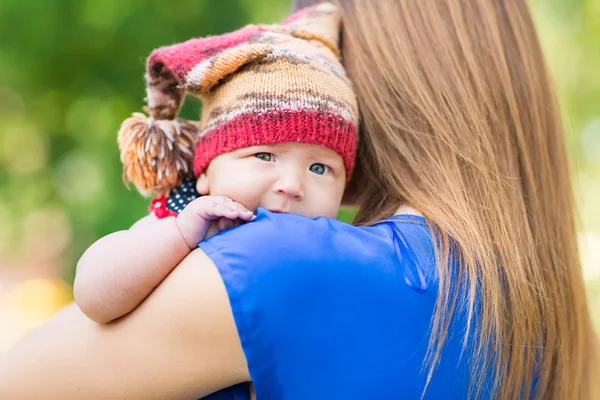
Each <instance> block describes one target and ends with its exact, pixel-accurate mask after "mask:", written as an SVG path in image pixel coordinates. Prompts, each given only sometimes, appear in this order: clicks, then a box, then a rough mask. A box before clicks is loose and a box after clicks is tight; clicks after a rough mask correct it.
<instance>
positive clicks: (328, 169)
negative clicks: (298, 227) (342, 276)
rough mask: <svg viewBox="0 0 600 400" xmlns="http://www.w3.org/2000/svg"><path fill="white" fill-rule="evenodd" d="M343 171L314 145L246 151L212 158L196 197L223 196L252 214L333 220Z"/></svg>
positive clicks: (328, 152)
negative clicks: (259, 211)
mask: <svg viewBox="0 0 600 400" xmlns="http://www.w3.org/2000/svg"><path fill="white" fill-rule="evenodd" d="M345 185H346V169H345V167H344V161H343V159H342V157H341V156H340V155H339V154H338V153H336V152H335V151H333V150H331V149H329V148H326V147H322V146H319V145H316V144H305V143H279V144H274V145H261V146H253V147H246V148H243V149H239V150H235V151H232V152H230V153H225V154H221V155H220V156H218V157H217V158H215V159H214V160H213V161H212V162H211V163H210V165H209V166H208V168H207V169H206V170H205V171H204V172H203V173H202V174H201V175H200V176H199V177H198V181H197V184H196V188H197V190H198V193H200V194H210V195H213V196H227V197H230V198H231V199H233V200H235V201H237V202H239V203H241V204H243V205H244V206H246V207H247V208H248V209H250V210H252V211H255V210H256V208H257V207H263V208H266V209H267V210H270V211H274V212H285V213H292V214H298V215H303V216H305V217H308V218H314V217H319V216H323V217H330V218H335V217H336V216H337V213H338V209H339V207H340V204H341V202H342V195H343V194H344V187H345Z"/></svg>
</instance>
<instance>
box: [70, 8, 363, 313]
mask: <svg viewBox="0 0 600 400" xmlns="http://www.w3.org/2000/svg"><path fill="white" fill-rule="evenodd" d="M339 24H340V20H339V17H338V15H337V14H336V11H335V8H334V7H333V6H332V5H330V4H321V5H319V6H316V7H312V8H308V9H305V10H302V11H299V12H298V13H296V14H294V15H292V16H291V17H290V18H288V19H287V20H286V21H285V22H283V23H282V24H281V25H271V26H247V27H245V28H242V29H240V30H238V31H235V32H232V33H229V34H225V35H222V36H215V37H207V38H200V39H193V40H189V41H187V42H184V43H181V44H176V45H172V46H168V47H163V48H159V49H157V50H155V51H154V52H153V53H152V54H151V55H150V57H149V59H148V63H147V72H146V80H147V102H148V107H146V108H145V110H146V111H147V113H148V114H149V117H146V116H145V115H143V114H134V116H133V117H132V118H130V119H128V120H127V121H125V122H124V123H123V125H122V126H121V131H120V132H119V145H120V148H121V160H122V161H123V163H124V180H125V182H126V183H128V182H133V183H134V184H135V185H136V186H137V188H138V190H139V191H140V192H141V193H142V194H149V193H152V192H153V193H156V194H158V195H159V197H158V198H156V199H155V200H154V201H153V202H152V204H151V207H150V211H151V214H150V215H149V216H146V217H144V218H143V219H141V220H140V221H138V222H137V223H135V224H134V225H133V226H132V227H131V228H130V229H129V230H126V231H120V232H115V233H113V234H111V235H108V236H106V237H104V238H102V239H100V240H98V241H97V242H96V243H94V244H93V245H92V246H91V247H90V248H89V249H88V250H86V252H85V253H84V254H83V256H82V257H81V259H80V260H79V263H78V265H77V275H76V278H75V286H74V293H75V299H76V301H77V304H78V305H79V307H80V308H81V310H82V311H83V312H84V313H85V314H86V315H87V316H88V317H90V318H91V319H93V320H95V321H97V322H100V323H107V322H110V321H112V320H114V319H116V318H119V317H121V316H123V315H125V314H127V313H129V312H130V311H132V310H133V309H135V308H136V307H137V306H138V305H139V304H140V303H141V302H142V301H143V300H144V299H145V298H146V297H147V296H148V295H149V294H150V293H151V292H152V290H154V288H155V287H156V286H157V285H158V284H159V283H160V282H161V281H162V280H163V279H164V278H165V277H166V276H167V275H168V274H169V273H170V272H171V271H172V270H173V268H175V267H176V266H177V265H178V264H179V262H181V260H183V258H185V257H186V256H187V255H188V254H189V253H190V252H191V251H192V250H193V249H195V248H196V247H197V244H198V242H200V241H202V240H204V239H206V238H208V237H210V236H211V235H214V234H215V233H217V232H219V231H222V230H224V229H228V228H231V227H233V226H235V225H238V224H240V223H243V222H247V221H251V220H252V219H253V216H254V213H255V211H256V209H257V208H259V207H262V208H265V209H267V210H269V211H272V212H279V213H294V214H299V215H302V216H305V217H308V218H314V217H318V216H324V217H331V218H335V217H336V216H337V212H338V209H339V206H340V204H341V200H342V195H343V193H344V188H345V186H346V183H347V182H348V180H349V178H350V174H351V172H352V169H353V166H354V159H355V154H356V144H357V129H356V126H357V119H358V106H357V103H356V99H355V95H354V93H353V91H352V87H351V85H350V83H349V81H348V79H347V77H346V75H345V72H344V70H343V68H342V66H341V64H340V62H339V48H338V35H339ZM186 93H190V94H192V95H195V96H198V97H200V98H201V99H202V115H201V120H200V121H199V122H191V121H185V120H182V119H179V118H177V114H178V112H179V108H180V106H181V104H182V102H183V98H184V97H185V95H186ZM192 170H193V177H192V176H191V175H192Z"/></svg>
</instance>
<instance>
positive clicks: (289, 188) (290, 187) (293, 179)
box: [273, 173, 304, 199]
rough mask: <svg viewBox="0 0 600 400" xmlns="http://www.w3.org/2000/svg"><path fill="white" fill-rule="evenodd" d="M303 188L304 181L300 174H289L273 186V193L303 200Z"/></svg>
mask: <svg viewBox="0 0 600 400" xmlns="http://www.w3.org/2000/svg"><path fill="white" fill-rule="evenodd" d="M302 186H303V185H302V179H301V177H300V176H299V174H297V173H287V174H285V176H282V177H281V178H280V179H278V180H277V181H276V182H275V184H274V185H273V192H274V193H276V194H282V195H285V196H288V197H293V198H295V199H301V198H303V197H304V190H303V187H302Z"/></svg>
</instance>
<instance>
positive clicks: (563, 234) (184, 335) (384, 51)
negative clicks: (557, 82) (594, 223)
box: [0, 0, 598, 399]
mask: <svg viewBox="0 0 600 400" xmlns="http://www.w3.org/2000/svg"><path fill="white" fill-rule="evenodd" d="M337 3H338V6H339V8H340V10H341V12H342V16H343V21H344V29H343V54H344V63H345V67H346V68H347V70H348V74H349V76H350V78H351V80H352V81H353V83H354V86H355V90H356V92H357V94H358V99H359V104H360V109H361V113H362V127H361V128H362V132H361V133H362V136H361V138H362V139H361V140H362V142H361V152H360V162H361V164H362V174H360V176H357V178H360V179H358V180H357V181H355V183H356V186H355V187H356V188H358V189H359V194H360V196H359V197H360V199H359V204H360V210H359V212H358V215H357V218H356V221H355V222H356V224H357V225H362V226H368V227H349V226H347V225H343V224H340V223H337V222H334V221H330V220H326V219H319V220H316V221H312V220H310V221H309V220H304V219H302V218H300V217H295V216H291V215H275V214H271V213H268V212H260V213H259V217H258V218H257V220H256V221H254V222H252V223H249V224H247V225H244V226H242V227H239V228H236V229H234V230H231V231H228V232H225V233H223V234H220V235H217V236H215V237H213V238H211V239H210V240H208V241H207V242H205V243H208V244H207V245H203V246H202V248H201V249H198V250H196V251H194V252H193V253H192V254H191V255H190V256H189V257H188V258H186V259H185V260H184V261H183V262H182V263H181V265H180V266H179V267H177V268H176V269H175V270H174V271H173V273H172V274H171V275H170V276H169V277H168V278H167V279H166V280H165V281H164V282H163V283H162V284H161V286H159V287H158V288H157V290H156V291H155V292H154V293H153V294H152V295H151V296H150V297H149V298H148V299H147V300H146V302H144V303H143V304H142V305H141V306H140V307H139V308H138V309H136V310H135V311H134V312H133V313H131V314H130V315H128V316H126V317H125V318H123V319H122V320H120V321H118V322H117V323H114V324H112V325H108V326H98V325H95V324H94V323H92V322H91V321H88V320H86V319H85V318H84V317H83V316H82V314H81V312H80V311H79V310H77V309H75V308H70V309H67V310H65V311H64V312H62V313H61V314H60V315H58V316H57V317H56V318H54V320H52V321H50V323H48V324H47V325H46V326H45V327H44V328H42V329H41V330H39V331H38V332H36V333H34V334H33V335H31V336H30V337H29V338H27V339H26V340H25V341H24V342H22V343H21V344H20V346H17V348H15V349H14V350H13V352H12V353H10V354H9V355H8V356H7V357H6V358H5V359H4V360H3V361H2V364H1V367H0V371H1V373H0V398H10V399H13V398H15V399H20V398H27V399H28V398H36V399H37V398H60V399H67V398H95V399H96V398H97V399H100V398H116V397H119V398H174V399H175V398H177V399H183V398H190V399H192V398H197V397H200V396H204V395H207V394H209V393H212V392H215V391H217V390H219V389H222V388H226V387H229V386H231V385H235V384H238V383H241V382H246V381H249V380H252V381H253V383H254V385H255V388H256V393H257V398H258V399H262V398H264V399H275V398H282V399H296V398H298V399H299V398H357V399H358V398H419V397H420V396H421V395H423V396H424V397H425V398H466V397H476V396H479V397H481V398H490V397H493V398H503V399H509V398H530V397H533V398H552V399H593V398H598V397H596V396H597V394H595V393H594V392H593V389H594V388H593V387H592V385H593V384H594V382H593V380H594V377H595V376H597V370H596V369H595V368H596V365H595V362H596V358H595V357H596V337H595V335H594V332H593V329H592V325H591V322H590V317H589V312H588V306H587V301H586V298H585V291H584V285H583V279H582V274H581V270H580V265H579V259H578V254H577V245H576V231H575V226H574V221H573V205H572V202H573V201H572V195H571V184H570V179H569V172H568V163H567V156H566V152H565V145H564V139H563V129H562V125H561V122H560V119H559V115H560V113H559V109H558V106H557V103H556V99H555V94H554V92H553V89H552V86H551V83H550V79H549V77H548V72H547V68H546V66H545V64H544V61H543V58H542V54H541V50H540V47H539V44H538V40H537V37H536V33H535V30H534V26H533V23H532V21H531V17H530V15H529V11H528V10H527V6H526V3H525V1H524V0H465V1H460V2H458V1H455V0H430V1H417V0H412V1H394V0H380V1H378V2H377V5H376V7H374V6H373V3H372V2H370V1H368V0H353V1H339V2H337ZM474 22H476V23H474ZM420 214H421V215H423V216H425V218H423V217H421V216H419V215H420ZM244 241H245V243H246V244H245V245H244V244H243V245H241V246H240V243H244ZM233 243H235V244H236V247H235V248H234V247H233V245H232V244H233ZM430 328H431V329H430ZM421 367H424V368H421ZM237 388H238V389H239V386H237ZM229 394H230V395H231V398H236V397H235V396H239V397H238V398H246V397H247V396H246V393H245V392H244V389H242V390H239V391H238V390H237V389H235V390H231V391H230V392H229Z"/></svg>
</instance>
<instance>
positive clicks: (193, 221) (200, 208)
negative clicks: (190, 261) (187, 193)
mask: <svg viewBox="0 0 600 400" xmlns="http://www.w3.org/2000/svg"><path fill="white" fill-rule="evenodd" d="M252 218H254V214H253V213H252V211H250V210H248V209H247V208H246V207H244V206H243V205H242V204H240V203H238V202H235V201H233V200H231V199H230V198H229V197H225V196H202V197H199V198H197V199H196V200H194V201H192V202H191V203H190V204H188V205H187V206H186V207H185V208H184V209H183V211H182V212H181V213H180V214H179V215H178V216H177V226H178V228H179V231H180V232H181V235H182V236H183V239H184V240H185V242H186V243H187V245H188V246H189V248H190V249H195V248H196V247H197V246H198V243H199V242H200V241H202V240H204V239H208V238H209V237H211V236H213V235H215V234H217V233H219V232H221V231H223V230H226V229H229V228H232V227H234V226H236V225H239V224H241V223H243V222H247V221H250V220H252Z"/></svg>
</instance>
